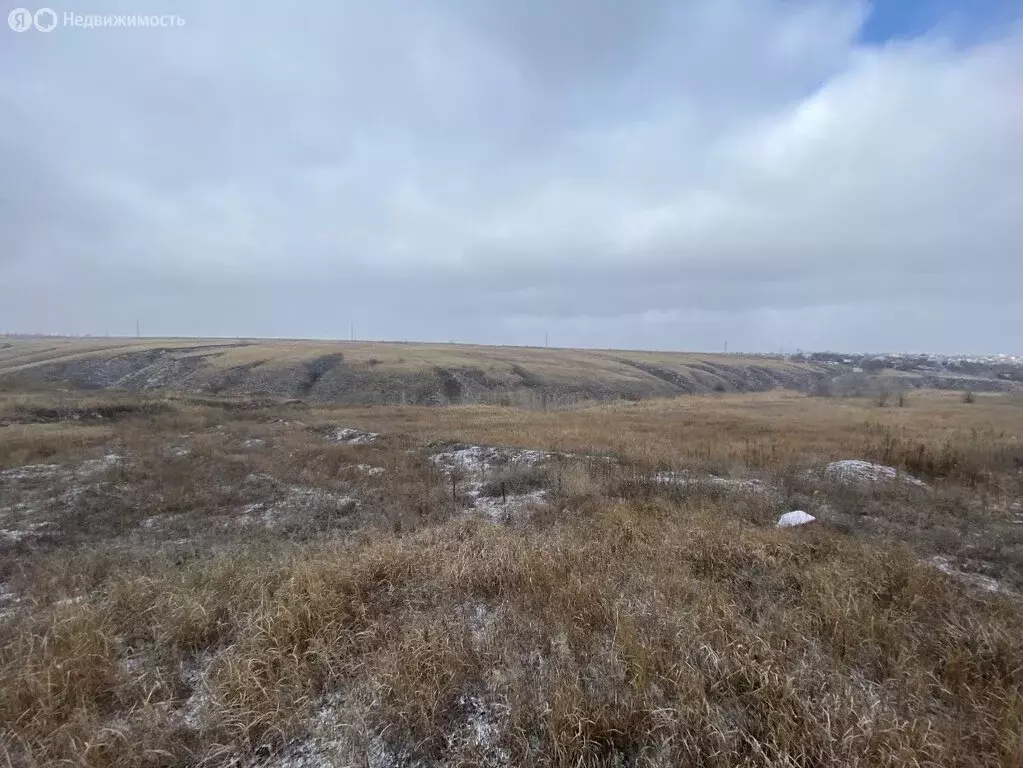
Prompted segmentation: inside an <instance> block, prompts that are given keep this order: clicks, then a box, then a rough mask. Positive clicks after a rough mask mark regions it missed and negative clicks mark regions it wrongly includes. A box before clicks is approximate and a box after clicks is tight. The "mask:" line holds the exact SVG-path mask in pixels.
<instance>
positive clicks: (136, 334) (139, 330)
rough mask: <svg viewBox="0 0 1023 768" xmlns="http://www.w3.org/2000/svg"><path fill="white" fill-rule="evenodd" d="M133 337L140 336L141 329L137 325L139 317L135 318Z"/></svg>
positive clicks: (137, 337)
mask: <svg viewBox="0 0 1023 768" xmlns="http://www.w3.org/2000/svg"><path fill="white" fill-rule="evenodd" d="M135 338H136V339H140V338H142V331H141V328H140V326H139V319H138V318H137V317H136V318H135Z"/></svg>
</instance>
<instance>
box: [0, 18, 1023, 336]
mask: <svg viewBox="0 0 1023 768" xmlns="http://www.w3.org/2000/svg"><path fill="white" fill-rule="evenodd" d="M16 4H17V5H24V3H16V2H15V1H14V0H2V2H0V10H2V12H3V16H2V18H6V17H7V15H8V12H9V11H10V10H12V9H13V8H14V6H15V5H16ZM876 6H877V7H875V6H874V5H872V4H870V3H867V2H857V1H855V0H807V1H805V2H804V1H801V0H776V1H775V0H723V1H722V2H710V1H709V2H698V3H697V2H683V1H682V0H632V1H630V2H623V0H464V1H463V0H430V1H429V2H423V0H407V1H405V0H359V2H355V1H353V0H310V1H309V2H304V3H297V2H295V3H285V2H276V3H268V2H265V0H245V1H244V2H243V1H242V0H224V1H223V2H210V1H209V0H130V1H129V0H124V1H123V2H120V3H117V2H102V1H101V0H89V2H88V3H87V2H86V0H82V3H80V4H77V3H76V4H75V5H74V6H64V5H60V4H59V3H58V0H52V2H51V4H50V7H51V8H53V10H54V11H56V13H57V16H58V17H59V18H60V19H61V21H63V16H64V14H65V13H72V14H79V15H84V14H118V13H132V14H141V13H153V14H175V15H177V16H180V17H181V18H182V19H183V20H184V22H185V23H184V25H183V26H172V27H167V28H148V29H139V28H108V29H85V28H72V27H67V26H64V25H63V24H61V25H59V26H58V27H57V28H56V29H54V30H53V31H52V32H49V33H43V32H40V31H37V30H35V29H30V30H28V31H26V32H22V33H17V32H14V31H12V30H11V29H9V28H8V27H7V26H6V25H4V26H0V331H22V332H51V333H52V332H62V333H92V334H105V333H111V334H115V335H116V334H131V335H133V334H134V332H135V321H136V317H138V318H139V319H140V322H141V325H142V332H143V334H144V335H145V334H149V335H202V336H209V335H213V336H285V337H294V336H297V337H318V338H338V337H340V338H347V337H348V335H349V324H350V323H351V322H352V321H354V322H355V324H356V329H357V334H358V335H359V336H360V337H363V338H371V339H393V340H405V339H407V340H424V341H430V340H439V341H472V342H484V343H499V344H543V340H544V333H545V332H548V333H549V335H550V343H551V346H593V347H638V348H664V349H691V350H719V349H722V348H723V347H724V345H725V343H726V341H727V343H728V346H729V349H730V350H735V351H737V350H748V351H771V350H778V349H779V348H785V349H786V350H791V349H795V348H802V349H814V350H819V349H841V350H849V351H861V350H862V351H910V350H911V351H936V352H957V351H963V352H971V351H973V352H995V353H997V352H1015V353H1021V352H1023V334H1021V332H1020V329H1021V328H1023V24H1021V23H1020V19H1021V17H1023V0H979V1H977V0H960V1H958V2H957V1H953V0H940V1H939V2H934V1H933V0H927V1H926V2H924V0H919V2H909V1H908V0H898V2H896V0H885V1H884V2H883V3H882V2H878V3H876ZM30 10H34V6H33V8H30Z"/></svg>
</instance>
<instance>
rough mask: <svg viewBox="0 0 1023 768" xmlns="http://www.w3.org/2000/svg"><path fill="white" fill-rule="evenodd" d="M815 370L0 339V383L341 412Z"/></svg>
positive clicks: (320, 345)
mask: <svg viewBox="0 0 1023 768" xmlns="http://www.w3.org/2000/svg"><path fill="white" fill-rule="evenodd" d="M825 373H826V371H825V369H824V367H822V366H816V365H811V364H807V363H793V362H788V361H786V360H781V359H774V358H770V357H744V356H741V355H700V354H688V353H673V352H635V351H619V350H572V349H541V348H535V347H487V346H474V345H467V344H412V343H389V342H388V343H384V342H340V341H338V342H327V341H302V340H265V339H264V340H246V339H239V340H234V339H63V338H7V339H0V384H2V383H3V382H5V381H6V382H16V383H19V384H21V385H25V384H26V383H29V382H30V383H32V384H34V385H37V386H38V385H41V384H47V383H49V384H54V383H56V384H62V385H71V386H74V387H79V388H88V389H101V388H122V389H128V390H159V389H168V390H177V391H193V392H204V393H208V394H221V395H240V394H259V395H265V396H273V397H291V398H302V399H305V400H310V401H314V402H334V403H348V404H355V403H361V404H392V405H397V404H423V405H438V404H451V403H492V404H501V403H503V404H518V405H534V404H537V405H539V404H543V405H547V404H551V405H557V404H574V403H578V402H580V401H590V400H607V399H613V398H628V399H639V398H646V397H658V396H661V397H663V396H670V395H677V394H681V393H694V392H711V391H720V392H744V391H762V390H769V389H774V388H777V387H786V388H790V389H802V390H808V389H810V388H811V387H812V386H813V385H814V383H815V382H816V381H817V380H818V379H820V378H821V377H822V376H824V375H825Z"/></svg>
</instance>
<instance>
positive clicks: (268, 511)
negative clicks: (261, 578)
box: [232, 485, 359, 528]
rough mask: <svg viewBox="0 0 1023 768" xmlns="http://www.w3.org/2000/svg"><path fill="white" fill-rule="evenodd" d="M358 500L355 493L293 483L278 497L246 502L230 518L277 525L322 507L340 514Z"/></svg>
mask: <svg viewBox="0 0 1023 768" xmlns="http://www.w3.org/2000/svg"><path fill="white" fill-rule="evenodd" d="M358 504H359V500H358V499H356V498H355V497H354V496H346V495H342V494H336V493H331V492H330V491H325V490H322V489H320V488H309V487H306V486H300V485H295V486H292V487H290V488H288V490H287V494H286V495H285V497H284V498H283V499H281V500H280V501H275V502H270V503H267V502H254V503H252V504H246V505H245V506H244V507H242V510H241V513H240V514H239V515H238V516H236V517H235V518H233V520H232V522H233V523H234V524H237V525H265V526H267V527H268V528H276V527H279V526H280V525H282V524H285V523H288V522H293V521H297V520H301V519H304V518H309V517H311V516H313V515H315V514H316V513H317V512H320V511H323V510H333V511H334V512H336V513H338V514H342V515H343V514H346V513H349V512H351V511H353V510H354V509H355V508H356V507H357V506H358Z"/></svg>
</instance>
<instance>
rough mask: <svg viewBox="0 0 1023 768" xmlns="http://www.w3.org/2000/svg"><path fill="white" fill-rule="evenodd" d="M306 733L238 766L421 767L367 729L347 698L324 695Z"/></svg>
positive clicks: (302, 767)
mask: <svg viewBox="0 0 1023 768" xmlns="http://www.w3.org/2000/svg"><path fill="white" fill-rule="evenodd" d="M306 729H307V733H306V734H305V735H304V736H301V737H299V738H297V739H294V740H293V741H291V742H290V743H289V744H287V745H286V746H285V747H284V748H283V749H281V750H280V751H279V752H277V753H276V754H272V755H269V756H266V757H262V758H256V759H254V760H251V761H248V762H245V763H239V765H244V766H245V768H328V766H362V767H364V768H399V766H412V765H418V763H414V762H413V760H412V755H411V753H409V752H408V751H407V750H404V749H401V750H397V749H395V748H394V747H392V746H391V745H390V744H389V743H388V742H387V741H386V740H385V739H384V738H383V734H378V733H376V732H373V731H372V729H370V728H367V727H366V722H365V716H364V713H363V712H359V711H358V706H357V705H355V706H352V705H349V704H348V702H347V701H346V699H345V696H344V695H343V694H341V693H335V694H331V695H328V696H324V697H323V698H322V699H321V700H320V702H319V704H318V706H317V708H316V711H315V712H314V713H313V716H312V717H311V718H310V719H309V720H308V721H307V723H306Z"/></svg>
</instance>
